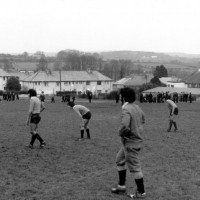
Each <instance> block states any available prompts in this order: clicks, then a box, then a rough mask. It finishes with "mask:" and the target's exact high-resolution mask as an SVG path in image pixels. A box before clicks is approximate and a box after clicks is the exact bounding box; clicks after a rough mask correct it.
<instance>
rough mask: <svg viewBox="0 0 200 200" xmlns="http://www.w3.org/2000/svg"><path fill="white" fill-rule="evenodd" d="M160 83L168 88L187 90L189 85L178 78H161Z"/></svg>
mask: <svg viewBox="0 0 200 200" xmlns="http://www.w3.org/2000/svg"><path fill="white" fill-rule="evenodd" d="M159 80H160V82H161V83H163V84H165V85H166V87H175V88H187V84H185V83H184V82H183V81H181V80H180V79H178V78H176V77H162V78H159Z"/></svg>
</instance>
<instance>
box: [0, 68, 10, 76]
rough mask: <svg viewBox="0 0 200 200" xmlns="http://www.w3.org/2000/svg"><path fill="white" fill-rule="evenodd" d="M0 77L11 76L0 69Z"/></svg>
mask: <svg viewBox="0 0 200 200" xmlns="http://www.w3.org/2000/svg"><path fill="white" fill-rule="evenodd" d="M0 76H11V75H10V74H9V73H7V72H6V71H4V70H3V69H1V68H0Z"/></svg>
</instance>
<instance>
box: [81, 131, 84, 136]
mask: <svg viewBox="0 0 200 200" xmlns="http://www.w3.org/2000/svg"><path fill="white" fill-rule="evenodd" d="M81 138H84V130H81Z"/></svg>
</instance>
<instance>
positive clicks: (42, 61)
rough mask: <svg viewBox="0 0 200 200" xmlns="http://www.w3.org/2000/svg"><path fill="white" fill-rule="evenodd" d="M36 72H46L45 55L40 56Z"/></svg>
mask: <svg viewBox="0 0 200 200" xmlns="http://www.w3.org/2000/svg"><path fill="white" fill-rule="evenodd" d="M36 70H37V71H47V70H48V62H47V59H46V57H45V55H42V56H41V58H40V59H39V63H38V64H37V69H36Z"/></svg>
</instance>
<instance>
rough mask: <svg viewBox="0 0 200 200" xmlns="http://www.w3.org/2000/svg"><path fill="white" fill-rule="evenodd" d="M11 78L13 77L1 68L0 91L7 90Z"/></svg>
mask: <svg viewBox="0 0 200 200" xmlns="http://www.w3.org/2000/svg"><path fill="white" fill-rule="evenodd" d="M9 77H11V75H10V74H9V73H7V72H6V71H4V70H3V69H1V68H0V90H2V91H3V90H5V87H6V83H7V80H8V79H9Z"/></svg>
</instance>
